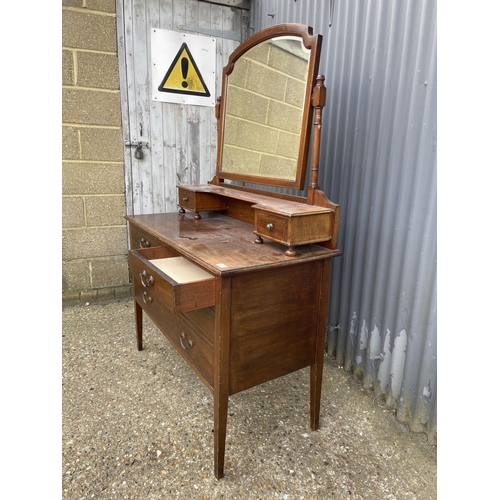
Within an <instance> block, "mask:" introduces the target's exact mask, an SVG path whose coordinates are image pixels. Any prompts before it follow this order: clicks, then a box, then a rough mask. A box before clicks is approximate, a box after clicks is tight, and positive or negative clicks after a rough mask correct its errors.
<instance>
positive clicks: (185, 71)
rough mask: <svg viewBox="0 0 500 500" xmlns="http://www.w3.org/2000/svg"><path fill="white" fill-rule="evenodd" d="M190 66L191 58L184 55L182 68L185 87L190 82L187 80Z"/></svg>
mask: <svg viewBox="0 0 500 500" xmlns="http://www.w3.org/2000/svg"><path fill="white" fill-rule="evenodd" d="M188 67H189V60H188V58H187V57H183V58H182V59H181V70H182V78H184V81H183V82H182V86H183V87H184V88H186V87H187V86H188V82H186V78H187V75H188Z"/></svg>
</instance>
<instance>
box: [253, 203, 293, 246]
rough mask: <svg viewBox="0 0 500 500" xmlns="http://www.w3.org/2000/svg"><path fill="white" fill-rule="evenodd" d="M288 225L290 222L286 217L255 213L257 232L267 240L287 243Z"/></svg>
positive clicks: (257, 211)
mask: <svg viewBox="0 0 500 500" xmlns="http://www.w3.org/2000/svg"><path fill="white" fill-rule="evenodd" d="M288 224H289V220H288V218H286V217H280V216H279V215H276V214H269V213H268V212H260V211H259V210H256V211H255V230H256V231H257V233H259V234H260V235H261V236H264V237H265V238H266V237H267V238H270V239H272V240H276V241H280V242H283V243H287V242H288Z"/></svg>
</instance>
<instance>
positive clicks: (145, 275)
mask: <svg viewBox="0 0 500 500" xmlns="http://www.w3.org/2000/svg"><path fill="white" fill-rule="evenodd" d="M162 252H163V253H162ZM173 255H174V254H173V253H172V251H171V250H169V249H167V248H164V247H152V248H149V249H140V250H130V252H129V261H130V273H131V275H132V279H133V283H134V295H136V298H141V300H142V304H148V303H149V304H153V303H161V304H164V305H165V306H166V307H168V308H169V309H170V310H171V311H172V312H174V313H183V312H187V311H194V310H196V309H203V308H204V307H211V306H214V305H215V277H210V278H207V279H203V280H200V281H193V282H190V283H178V282H176V281H174V280H173V279H172V278H170V277H169V276H167V275H166V274H165V273H163V272H162V271H160V270H159V269H158V268H157V267H156V266H154V265H153V264H151V262H149V260H148V257H149V258H155V259H158V258H168V257H172V256H173Z"/></svg>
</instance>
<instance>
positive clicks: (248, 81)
mask: <svg viewBox="0 0 500 500" xmlns="http://www.w3.org/2000/svg"><path fill="white" fill-rule="evenodd" d="M318 38H319V36H318V35H316V36H313V35H311V33H310V29H309V28H307V27H306V26H302V25H279V26H274V27H272V28H267V29H266V30H263V31H261V32H259V33H258V34H257V35H254V37H250V38H249V39H248V40H246V41H245V42H244V43H243V44H242V45H240V47H238V49H236V51H235V52H233V54H232V55H231V57H230V59H229V62H228V65H227V66H226V67H225V68H224V74H223V88H222V96H221V107H220V114H221V116H220V124H219V152H218V164H217V177H218V178H219V179H230V180H238V181H248V182H252V183H256V184H264V185H272V186H281V187H289V188H295V189H302V188H303V183H304V178H305V169H306V165H307V156H308V143H309V137H310V126H311V123H310V122H311V112H310V110H311V102H310V100H311V93H312V87H313V84H314V80H315V78H316V76H317V75H316V74H317V66H318V59H319V47H318V45H319V43H318Z"/></svg>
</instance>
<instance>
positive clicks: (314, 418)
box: [310, 359, 323, 431]
mask: <svg viewBox="0 0 500 500" xmlns="http://www.w3.org/2000/svg"><path fill="white" fill-rule="evenodd" d="M322 381H323V359H322V360H321V366H319V363H316V364H315V365H312V366H311V409H310V411H311V429H312V430H313V431H317V430H318V428H319V410H320V403H321V384H322Z"/></svg>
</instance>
